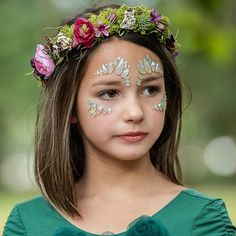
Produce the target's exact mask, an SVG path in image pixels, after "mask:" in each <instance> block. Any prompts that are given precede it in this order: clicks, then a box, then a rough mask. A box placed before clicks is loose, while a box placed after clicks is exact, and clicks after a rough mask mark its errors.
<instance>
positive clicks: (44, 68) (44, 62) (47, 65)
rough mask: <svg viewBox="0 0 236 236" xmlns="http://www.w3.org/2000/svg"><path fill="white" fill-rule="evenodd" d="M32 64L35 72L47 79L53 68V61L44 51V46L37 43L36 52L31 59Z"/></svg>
mask: <svg viewBox="0 0 236 236" xmlns="http://www.w3.org/2000/svg"><path fill="white" fill-rule="evenodd" d="M32 66H33V67H34V69H35V74H36V75H40V77H44V78H45V79H47V78H48V77H50V76H51V75H52V73H53V72H54V70H55V67H56V65H55V63H54V61H53V59H52V58H51V57H50V56H49V55H48V54H47V53H46V51H45V47H44V46H43V45H40V44H38V45H37V47H36V53H35V56H34V58H33V60H32Z"/></svg>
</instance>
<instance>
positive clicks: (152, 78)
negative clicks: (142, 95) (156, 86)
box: [142, 75, 164, 84]
mask: <svg viewBox="0 0 236 236" xmlns="http://www.w3.org/2000/svg"><path fill="white" fill-rule="evenodd" d="M162 78H164V76H163V75H159V76H149V77H146V78H143V79H142V84H143V83H148V82H151V81H154V80H159V79H162Z"/></svg>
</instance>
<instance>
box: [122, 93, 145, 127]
mask: <svg viewBox="0 0 236 236" xmlns="http://www.w3.org/2000/svg"><path fill="white" fill-rule="evenodd" d="M124 107H125V109H124V110H123V112H124V113H123V118H124V120H125V121H126V122H133V123H139V122H140V121H142V120H143V119H144V112H143V109H142V106H141V104H140V101H139V100H138V99H137V98H135V97H133V96H130V97H129V98H127V99H126V101H125V102H124Z"/></svg>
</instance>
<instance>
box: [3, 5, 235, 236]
mask: <svg viewBox="0 0 236 236" xmlns="http://www.w3.org/2000/svg"><path fill="white" fill-rule="evenodd" d="M177 46H178V44H177V42H176V39H175V38H174V36H173V34H172V32H171V28H170V24H169V20H168V18H167V17H166V16H163V15H160V13H159V12H158V11H157V10H156V9H148V8H146V7H145V6H135V7H129V6H126V5H121V6H119V5H107V6H103V7H100V8H96V9H89V10H87V11H86V12H85V13H83V14H79V15H77V16H76V17H74V18H71V19H70V20H68V21H66V22H64V23H63V24H62V25H61V26H60V27H59V28H58V32H57V34H56V35H55V36H53V37H51V38H47V44H46V45H44V46H43V45H37V49H36V54H35V56H34V58H33V59H32V61H31V64H32V66H33V68H34V74H35V76H36V77H37V78H38V79H39V80H41V82H42V85H43V87H44V90H45V96H44V99H43V101H42V103H40V109H39V113H38V119H37V129H36V142H35V176H36V181H37V183H38V185H39V187H40V189H41V191H42V193H43V197H38V198H36V199H33V200H31V201H28V202H26V203H23V204H18V205H17V206H16V207H15V208H14V209H13V210H12V212H11V214H10V216H9V218H8V221H7V223H6V225H5V229H4V233H3V235H4V236H14V235H30V236H42V235H43V236H60V235H70V236H71V235H80V236H86V235H87V236H93V235H119V236H132V235H137V236H138V235H139V236H141V235H145V236H156V235H173V236H178V235H207V236H209V235H212V236H213V235H214V236H215V235H235V227H234V226H233V225H232V223H231V221H230V219H229V217H228V214H227V211H226V208H225V206H224V203H223V201H222V200H220V199H215V198H211V197H208V196H205V195H203V194H201V193H199V192H197V191H195V190H193V189H188V188H185V187H184V186H183V185H182V182H181V171H180V166H179V161H178V157H177V149H178V143H179V136H180V126H181V113H182V108H181V90H182V88H181V81H180V78H179V75H178V73H177V70H176V67H175V57H176V56H177V54H178V51H177Z"/></svg>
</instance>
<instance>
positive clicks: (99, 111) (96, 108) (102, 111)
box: [88, 100, 115, 117]
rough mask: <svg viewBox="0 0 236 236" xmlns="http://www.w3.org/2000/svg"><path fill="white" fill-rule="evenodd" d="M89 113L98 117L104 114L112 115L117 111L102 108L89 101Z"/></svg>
mask: <svg viewBox="0 0 236 236" xmlns="http://www.w3.org/2000/svg"><path fill="white" fill-rule="evenodd" d="M88 111H89V115H90V116H92V117H96V116H98V115H101V114H103V115H106V114H111V113H112V112H114V111H115V110H114V109H113V108H111V107H106V106H100V105H98V104H97V103H95V102H93V101H91V100H89V101H88Z"/></svg>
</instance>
